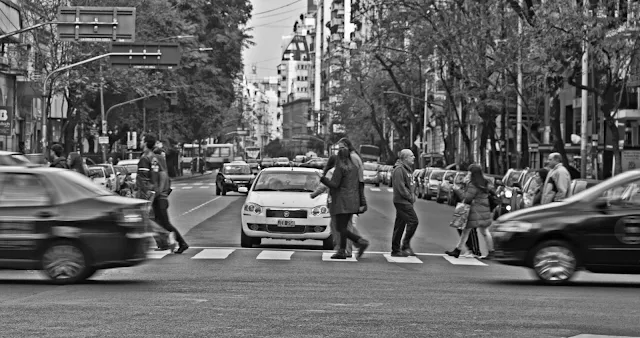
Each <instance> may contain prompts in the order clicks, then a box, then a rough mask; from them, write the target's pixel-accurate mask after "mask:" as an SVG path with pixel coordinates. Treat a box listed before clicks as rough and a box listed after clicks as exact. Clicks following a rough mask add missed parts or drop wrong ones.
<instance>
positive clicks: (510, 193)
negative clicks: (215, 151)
mask: <svg viewBox="0 0 640 338" xmlns="http://www.w3.org/2000/svg"><path fill="white" fill-rule="evenodd" d="M511 196H513V191H511V190H505V192H504V197H506V198H511Z"/></svg>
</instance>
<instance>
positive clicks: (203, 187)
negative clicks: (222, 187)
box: [200, 185, 211, 189]
mask: <svg viewBox="0 0 640 338" xmlns="http://www.w3.org/2000/svg"><path fill="white" fill-rule="evenodd" d="M209 188H211V187H208V186H206V185H203V186H201V187H200V189H209Z"/></svg>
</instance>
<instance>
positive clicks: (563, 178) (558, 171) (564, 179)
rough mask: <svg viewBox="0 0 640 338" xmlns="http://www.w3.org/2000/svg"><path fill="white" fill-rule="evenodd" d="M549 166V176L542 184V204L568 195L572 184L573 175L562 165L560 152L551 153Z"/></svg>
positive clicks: (558, 200)
mask: <svg viewBox="0 0 640 338" xmlns="http://www.w3.org/2000/svg"><path fill="white" fill-rule="evenodd" d="M549 168H550V171H549V173H548V174H547V178H546V179H545V181H544V185H543V186H542V198H541V201H540V204H547V203H551V202H560V201H562V200H563V199H564V198H565V197H567V192H568V191H569V186H570V185H571V175H570V174H569V171H568V170H567V168H565V167H564V166H563V165H562V155H560V153H551V154H549Z"/></svg>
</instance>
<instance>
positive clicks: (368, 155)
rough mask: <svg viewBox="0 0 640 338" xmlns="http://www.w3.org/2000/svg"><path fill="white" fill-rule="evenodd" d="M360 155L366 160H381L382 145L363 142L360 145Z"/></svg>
mask: <svg viewBox="0 0 640 338" xmlns="http://www.w3.org/2000/svg"><path fill="white" fill-rule="evenodd" d="M359 151H360V156H361V157H362V160H363V161H365V162H376V163H378V162H380V147H378V146H374V145H372V144H363V145H361V146H360V149H359Z"/></svg>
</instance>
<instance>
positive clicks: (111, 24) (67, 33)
mask: <svg viewBox="0 0 640 338" xmlns="http://www.w3.org/2000/svg"><path fill="white" fill-rule="evenodd" d="M57 30H58V36H59V37H60V39H61V40H63V41H123V42H124V41H127V42H133V41H135V38H136V9H135V7H85V6H79V7H60V8H59V9H58V18H57Z"/></svg>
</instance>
